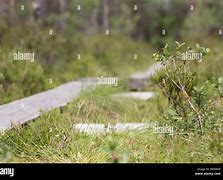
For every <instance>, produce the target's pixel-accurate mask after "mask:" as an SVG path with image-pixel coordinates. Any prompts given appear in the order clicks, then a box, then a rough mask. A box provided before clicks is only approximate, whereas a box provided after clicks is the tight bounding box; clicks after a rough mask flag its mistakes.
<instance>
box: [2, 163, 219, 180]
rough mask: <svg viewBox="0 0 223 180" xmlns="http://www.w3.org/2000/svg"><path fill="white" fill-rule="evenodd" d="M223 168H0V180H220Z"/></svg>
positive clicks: (17, 166) (50, 166)
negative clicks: (56, 179) (179, 179)
mask: <svg viewBox="0 0 223 180" xmlns="http://www.w3.org/2000/svg"><path fill="white" fill-rule="evenodd" d="M222 169H223V164H0V179H3V178H10V179H11V178H18V179H20V178H23V177H30V178H32V177H33V178H46V177H50V178H54V177H69V178H71V177H73V178H77V177H80V178H91V179H92V178H96V177H100V178H119V179H120V178H126V177H131V178H140V179H142V178H143V179H144V178H147V177H164V178H168V177H185V178H193V177H195V178H202V179H203V178H205V179H206V178H207V179H210V178H213V177H214V178H222Z"/></svg>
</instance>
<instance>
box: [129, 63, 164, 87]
mask: <svg viewBox="0 0 223 180" xmlns="http://www.w3.org/2000/svg"><path fill="white" fill-rule="evenodd" d="M162 67H163V66H162V65H161V64H160V63H155V64H153V65H152V66H150V67H149V69H147V70H146V71H144V72H138V73H134V74H132V75H131V76H130V77H129V79H128V86H129V88H130V90H142V89H143V88H144V87H145V86H146V85H148V81H149V78H151V76H152V75H153V74H154V73H155V72H157V71H159V70H160V69H161V68H162Z"/></svg>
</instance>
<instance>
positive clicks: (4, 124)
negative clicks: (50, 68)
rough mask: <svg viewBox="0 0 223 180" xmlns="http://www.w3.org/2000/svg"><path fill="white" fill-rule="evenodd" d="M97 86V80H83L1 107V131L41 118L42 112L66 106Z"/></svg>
mask: <svg viewBox="0 0 223 180" xmlns="http://www.w3.org/2000/svg"><path fill="white" fill-rule="evenodd" d="M95 86H96V80H95V79H94V78H91V79H82V80H80V81H73V82H69V83H66V84H63V85H60V86H59V87H56V88H54V89H51V90H48V91H45V92H41V93H38V94H35V95H32V96H30V97H26V98H23V99H20V100H17V101H13V102H11V103H8V104H5V105H1V106H0V131H4V130H6V129H10V128H11V127H13V125H18V124H23V123H26V122H27V121H29V120H33V119H35V118H37V117H39V116H40V115H41V113H42V112H46V111H50V110H52V109H55V108H58V107H62V106H65V105H66V104H67V103H69V102H70V101H71V100H72V99H73V98H74V97H76V96H78V94H79V93H80V92H81V91H82V90H84V89H87V88H90V87H95Z"/></svg>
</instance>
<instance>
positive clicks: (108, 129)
mask: <svg viewBox="0 0 223 180" xmlns="http://www.w3.org/2000/svg"><path fill="white" fill-rule="evenodd" d="M151 125H152V124H148V123H117V124H116V125H112V124H94V123H92V124H87V123H79V124H74V125H73V128H74V130H76V131H77V132H80V133H84V134H101V133H102V134H106V133H113V132H123V131H132V130H142V129H147V128H151V127H152V126H151Z"/></svg>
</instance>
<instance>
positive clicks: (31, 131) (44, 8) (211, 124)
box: [0, 0, 223, 162]
mask: <svg viewBox="0 0 223 180" xmlns="http://www.w3.org/2000/svg"><path fill="white" fill-rule="evenodd" d="M164 2H165V3H164ZM193 3H194V4H192V5H194V6H193V8H194V10H191V4H190V2H188V1H178V0H169V1H168V0H166V1H162V0H150V1H137V2H136V1H134V0H127V1H123V2H120V1H116V0H114V1H109V0H104V1H76V0H70V1H66V0H55V1H50V0H46V1H39V0H33V1H26V0H18V1H13V0H10V1H0V29H1V31H0V104H1V105H2V104H5V103H8V102H11V101H14V100H17V99H20V98H23V97H27V96H30V95H32V94H35V93H38V92H41V91H44V90H47V89H50V88H53V87H56V86H58V85H59V84H62V83H65V82H68V81H73V80H78V79H80V78H82V77H101V76H109V77H110V76H112V77H118V78H119V85H118V87H113V86H100V87H98V88H97V89H95V90H93V91H86V92H83V93H82V94H81V95H80V96H79V97H78V98H77V99H74V100H73V101H72V103H70V104H69V105H68V106H66V107H64V109H63V111H61V110H60V109H56V110H54V111H51V112H48V113H44V114H43V115H42V116H41V117H40V118H38V119H36V120H35V121H33V122H30V123H28V124H26V125H25V126H23V127H20V126H17V127H15V128H13V129H11V130H9V131H7V132H5V134H3V135H1V136H0V161H2V162H222V161H223V159H222V157H223V156H222V154H223V144H222V142H223V139H222V138H223V136H222V123H223V118H222V117H223V99H222V98H223V66H222V63H223V53H222V52H223V41H222V35H221V34H220V33H219V32H220V30H219V28H220V27H222V24H221V23H222V21H221V19H222V16H223V14H222V11H221V9H222V8H223V1H218V0H203V1H196V2H194V1H193ZM22 5H24V7H25V9H24V10H21V7H22ZM108 9H109V11H108V12H107V11H106V10H108ZM108 29H109V35H106V32H107V31H106V30H108ZM162 30H165V32H166V34H162V33H161V32H162ZM49 32H50V33H49ZM175 41H176V42H175ZM180 42H185V43H180ZM166 44H168V45H166ZM156 51H158V52H157V53H154V52H156ZM16 52H27V53H28V52H30V53H35V60H34V62H29V61H18V60H17V61H14V60H13V54H14V53H16ZM193 53H198V55H202V56H201V57H202V58H201V57H200V56H194V57H195V60H192V59H193V57H192V56H190V58H191V60H187V59H188V57H189V54H193ZM135 55H137V59H136V58H134V57H135ZM190 58H189V59H190ZM154 59H155V60H156V61H159V62H160V63H161V64H162V65H163V67H164V68H163V69H162V70H161V71H159V72H158V73H157V74H155V75H154V77H153V78H152V83H150V85H149V86H148V87H145V88H144V89H143V90H144V91H153V92H155V93H156V97H155V98H153V99H150V100H149V101H145V102H144V101H139V100H136V99H131V98H117V97H113V96H112V95H113V94H114V93H118V92H127V91H129V90H128V87H127V84H126V80H127V77H128V75H129V74H130V73H133V72H136V71H143V70H145V69H146V68H147V67H149V66H150V65H151V64H153V63H155V60H154ZM0 119H1V117H0ZM1 120H2V119H1ZM83 122H86V123H105V124H107V123H112V124H113V123H114V124H115V123H120V122H144V123H155V124H157V126H160V127H163V126H166V125H168V126H171V127H173V129H174V133H173V135H170V134H157V133H154V131H153V130H152V129H147V130H142V131H131V132H122V133H111V134H102V135H91V136H90V135H86V134H81V133H78V132H76V131H75V130H74V129H73V128H72V127H73V124H74V123H83Z"/></svg>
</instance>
